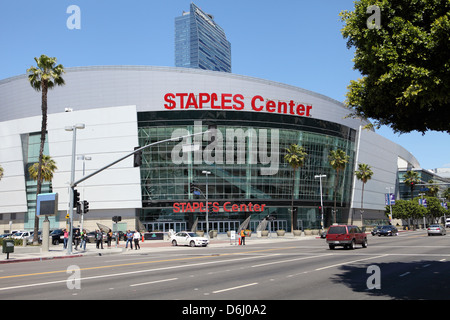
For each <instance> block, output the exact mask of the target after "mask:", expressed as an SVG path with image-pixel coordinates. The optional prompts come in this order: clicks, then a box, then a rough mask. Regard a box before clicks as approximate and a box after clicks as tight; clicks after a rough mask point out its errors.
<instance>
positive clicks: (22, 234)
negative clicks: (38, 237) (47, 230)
mask: <svg viewBox="0 0 450 320" xmlns="http://www.w3.org/2000/svg"><path fill="white" fill-rule="evenodd" d="M33 233H34V232H33V231H18V232H16V233H14V234H13V236H12V238H13V239H19V240H20V239H24V238H28V237H29V236H32V235H33Z"/></svg>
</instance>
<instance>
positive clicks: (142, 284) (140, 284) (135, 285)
mask: <svg viewBox="0 0 450 320" xmlns="http://www.w3.org/2000/svg"><path fill="white" fill-rule="evenodd" d="M174 280H178V278H171V279H163V280H155V281H150V282H142V283H135V284H130V287H138V286H145V285H147V284H154V283H161V282H167V281H174Z"/></svg>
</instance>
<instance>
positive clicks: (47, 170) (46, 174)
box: [28, 154, 58, 183]
mask: <svg viewBox="0 0 450 320" xmlns="http://www.w3.org/2000/svg"><path fill="white" fill-rule="evenodd" d="M57 169H58V167H57V166H56V163H55V161H54V160H53V159H52V158H51V157H50V156H48V155H45V154H44V155H43V156H42V166H41V174H40V175H39V173H38V170H39V162H36V163H34V164H33V165H32V166H30V167H29V168H28V172H29V174H30V177H31V179H33V180H35V181H37V180H38V179H41V183H42V181H48V182H50V181H52V179H53V173H54V172H55V171H56V170H57Z"/></svg>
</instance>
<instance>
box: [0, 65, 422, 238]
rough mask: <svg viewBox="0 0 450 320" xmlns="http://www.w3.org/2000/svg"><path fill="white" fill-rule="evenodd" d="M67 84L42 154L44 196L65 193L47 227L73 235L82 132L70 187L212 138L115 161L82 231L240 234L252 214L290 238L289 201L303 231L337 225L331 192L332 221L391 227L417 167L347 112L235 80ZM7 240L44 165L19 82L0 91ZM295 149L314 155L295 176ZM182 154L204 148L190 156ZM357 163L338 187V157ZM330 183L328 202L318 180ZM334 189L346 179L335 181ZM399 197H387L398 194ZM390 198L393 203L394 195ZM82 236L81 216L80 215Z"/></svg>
mask: <svg viewBox="0 0 450 320" xmlns="http://www.w3.org/2000/svg"><path fill="white" fill-rule="evenodd" d="M64 79H65V82H66V85H65V86H63V87H56V88H54V89H53V90H51V91H49V93H48V130H47V138H46V143H45V150H44V152H45V154H48V155H50V156H51V158H52V159H53V160H54V161H55V162H56V165H57V170H56V171H55V172H54V175H53V179H52V181H51V182H45V183H44V187H43V190H42V192H43V193H48V192H53V193H58V201H59V202H58V214H57V215H55V216H50V217H49V218H50V222H51V226H50V227H51V228H59V227H65V225H66V220H65V217H66V214H67V212H68V207H69V205H68V202H69V180H70V168H71V156H72V139H73V131H66V130H65V128H66V127H68V126H69V127H72V126H74V125H75V124H79V123H83V124H85V128H84V129H82V130H81V129H78V130H76V159H77V160H76V165H75V170H76V172H75V180H78V179H80V178H82V177H83V176H84V175H87V174H89V173H92V172H94V171H96V170H98V169H100V168H102V167H104V166H105V165H107V164H109V163H111V162H113V161H115V160H117V159H119V158H121V157H123V156H124V155H126V154H129V153H130V152H132V151H133V150H134V149H135V147H137V146H145V145H148V144H150V143H154V142H158V141H161V140H166V139H170V138H174V137H176V136H183V135H187V134H195V133H197V134H198V133H201V132H203V131H206V130H207V129H208V128H209V129H211V130H210V131H209V132H208V133H205V134H198V135H196V136H192V137H189V138H185V139H183V141H169V142H164V143H159V144H155V145H154V146H152V147H150V148H148V149H146V150H145V151H144V152H143V154H142V164H141V166H139V167H135V166H134V161H133V157H129V158H127V159H125V160H124V161H121V162H119V163H117V164H116V165H114V166H112V167H111V168H109V169H106V170H105V171H102V172H101V173H99V174H97V175H95V176H93V177H92V178H90V179H87V180H86V181H84V182H82V183H81V184H79V185H78V186H77V187H76V189H77V190H78V191H79V192H80V193H81V200H87V201H89V210H90V211H89V212H88V213H87V214H86V215H84V227H85V228H86V229H88V230H93V229H96V228H97V226H96V224H95V223H96V222H100V223H102V224H105V225H107V226H111V227H112V226H113V222H112V221H111V219H112V217H113V216H121V217H122V221H121V222H120V223H119V224H118V225H117V227H118V228H119V229H120V230H127V229H134V228H135V227H136V225H138V221H140V222H141V223H142V224H143V225H144V226H145V227H146V228H147V230H148V231H154V230H161V231H168V230H169V229H174V230H176V231H179V230H190V229H191V227H192V226H193V225H194V223H195V222H196V220H197V218H198V223H197V229H198V230H206V229H207V228H206V208H205V198H206V196H207V197H208V200H209V205H208V207H209V213H208V221H209V230H218V232H226V231H228V230H236V229H237V228H238V227H239V225H240V223H242V222H243V221H244V220H245V219H246V218H247V217H249V216H250V217H251V220H250V224H249V228H250V229H252V230H255V229H256V227H257V225H258V224H259V222H260V221H261V220H262V219H263V218H264V217H266V216H268V215H270V216H271V217H272V218H273V219H275V220H273V222H272V225H271V228H272V230H276V229H286V230H290V229H291V219H290V208H291V201H292V199H293V203H294V207H295V208H297V209H296V211H297V213H296V216H297V217H296V222H294V223H296V224H297V226H298V227H299V228H311V229H314V228H320V226H321V221H322V214H321V213H322V212H321V210H320V209H319V206H320V205H321V196H322V201H323V209H324V210H323V213H324V215H323V222H324V225H325V226H328V225H330V224H331V223H332V210H333V207H334V196H335V188H334V186H335V182H337V186H338V188H337V191H336V200H337V214H336V216H337V221H338V222H345V223H347V222H351V221H355V223H356V222H357V221H359V223H360V220H361V214H360V210H362V209H363V210H364V213H363V215H362V218H363V219H364V223H370V222H373V221H376V220H382V219H385V216H384V207H385V200H384V196H385V193H386V192H387V191H386V188H387V187H395V188H394V189H395V190H397V189H398V188H397V187H396V186H397V185H398V174H397V172H398V168H399V167H402V168H406V167H408V168H416V167H419V163H418V162H417V160H416V159H415V158H414V156H413V155H411V154H410V153H409V152H408V151H406V150H405V149H404V148H402V147H401V146H399V145H397V144H395V143H393V142H391V141H389V140H387V139H385V138H383V137H381V136H379V135H378V134H376V133H375V132H372V131H367V130H361V129H360V128H361V126H364V125H366V124H367V122H364V121H360V120H356V119H351V118H345V116H346V115H347V114H348V113H349V111H348V110H347V109H345V108H344V106H343V104H342V103H340V102H338V101H335V100H333V99H331V98H328V97H326V96H323V95H321V94H317V93H314V92H311V91H307V90H304V89H301V88H298V87H293V86H289V85H285V84H281V83H276V82H271V81H267V80H262V79H256V78H251V77H246V76H240V75H235V74H230V73H222V72H213V71H204V70H197V69H185V68H163V67H147V66H108V67H80V68H69V69H66V73H65V75H64ZM0 110H1V112H0V165H1V166H2V167H3V169H4V175H3V177H2V179H1V180H0V232H2V229H3V231H4V230H10V229H13V230H16V229H32V228H33V226H34V215H35V212H36V195H35V193H36V182H35V181H33V180H32V179H31V178H30V176H29V174H28V167H29V166H31V165H32V164H33V163H35V162H37V161H38V154H39V143H40V128H41V93H40V92H36V91H34V90H33V89H32V87H31V86H30V84H29V82H28V79H27V76H26V75H21V76H17V77H13V78H8V79H5V80H1V81H0ZM292 144H298V145H300V146H303V147H304V149H305V151H306V153H307V157H306V160H305V163H304V165H303V167H301V168H299V169H298V170H296V171H295V176H293V169H292V168H291V167H290V166H289V165H288V164H287V163H286V161H285V160H284V155H285V153H286V152H285V150H286V148H288V147H289V146H290V145H292ZM183 145H190V146H192V145H194V146H195V145H197V146H198V145H199V146H200V147H199V148H198V149H195V148H193V149H192V148H191V149H190V150H188V148H187V149H184V151H185V152H183ZM336 149H342V150H343V151H345V153H346V154H347V155H348V156H349V157H350V158H349V162H348V164H347V165H346V167H345V170H344V171H342V172H340V173H339V176H337V174H336V171H335V170H334V169H333V168H332V167H331V166H330V164H329V160H328V155H329V153H330V151H331V150H336ZM358 163H367V164H369V165H370V166H371V167H372V170H373V172H374V175H373V178H372V179H371V180H370V181H369V182H368V183H367V184H366V185H365V187H364V202H363V204H362V205H361V190H362V183H361V182H360V181H358V180H356V178H355V177H354V175H353V172H354V171H355V168H356V166H357V164H358ZM317 175H326V177H324V178H322V179H321V180H322V192H320V190H321V188H320V179H318V178H315V176H317ZM336 179H338V181H336ZM394 189H393V190H394ZM391 192H393V191H392V190H391ZM74 217H75V222H74V225H75V226H77V225H78V224H79V223H80V222H79V220H80V216H79V215H76V214H74Z"/></svg>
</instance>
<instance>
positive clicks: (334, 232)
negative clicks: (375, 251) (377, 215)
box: [326, 225, 368, 250]
mask: <svg viewBox="0 0 450 320" xmlns="http://www.w3.org/2000/svg"><path fill="white" fill-rule="evenodd" d="M326 239H327V240H326V241H327V243H328V246H329V247H330V250H333V249H334V248H335V247H337V246H343V247H344V248H348V249H355V247H356V245H357V244H361V245H362V246H363V248H367V245H368V244H367V235H366V233H365V228H363V230H361V229H360V228H359V227H357V226H352V225H332V226H330V228H328V232H327V237H326Z"/></svg>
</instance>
